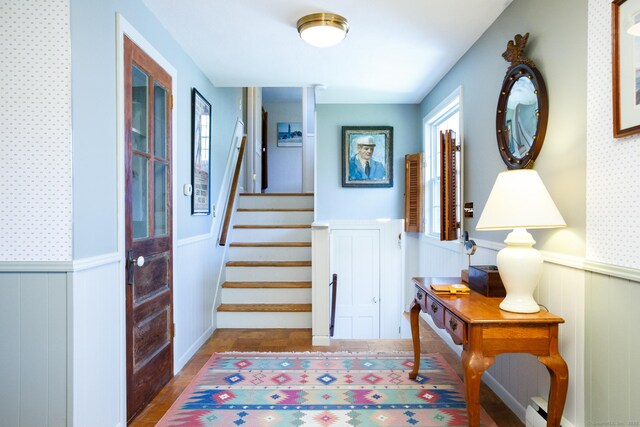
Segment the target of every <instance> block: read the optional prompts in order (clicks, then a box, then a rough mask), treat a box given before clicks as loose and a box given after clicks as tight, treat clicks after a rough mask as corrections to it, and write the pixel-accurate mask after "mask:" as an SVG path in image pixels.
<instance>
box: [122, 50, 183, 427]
mask: <svg viewBox="0 0 640 427" xmlns="http://www.w3.org/2000/svg"><path fill="white" fill-rule="evenodd" d="M124 52H125V53H124V59H125V60H124V67H125V69H124V79H125V135H126V136H125V145H126V147H125V159H124V162H125V165H124V168H125V212H126V213H125V221H126V227H125V228H126V231H125V233H126V238H125V243H126V254H127V263H126V270H127V271H126V278H127V280H126V281H127V284H126V312H127V321H126V335H127V420H131V419H133V418H134V417H135V416H136V415H137V414H138V413H139V412H140V411H141V410H142V409H143V408H144V407H145V406H146V405H147V403H149V401H151V399H152V398H153V397H154V396H155V395H156V394H157V393H158V391H159V390H160V389H161V388H162V387H163V386H164V385H165V384H166V383H167V382H168V381H169V380H170V379H171V377H172V376H173V286H172V275H173V272H172V252H173V248H172V227H171V224H172V206H171V120H170V117H171V108H172V94H171V76H170V75H169V74H168V73H167V72H166V71H165V70H164V69H162V67H160V66H159V65H158V64H157V63H156V62H155V61H154V60H153V59H152V58H151V57H150V56H149V55H147V54H146V53H145V52H144V51H143V50H142V49H140V48H139V47H138V46H136V45H135V44H134V43H133V42H132V41H131V40H129V39H128V38H126V37H125V42H124Z"/></svg>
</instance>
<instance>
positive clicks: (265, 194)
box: [240, 193, 313, 197]
mask: <svg viewBox="0 0 640 427" xmlns="http://www.w3.org/2000/svg"><path fill="white" fill-rule="evenodd" d="M240 195H241V196H255V197H265V196H266V197H269V196H313V193H240Z"/></svg>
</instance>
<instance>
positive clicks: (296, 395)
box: [157, 353, 496, 427]
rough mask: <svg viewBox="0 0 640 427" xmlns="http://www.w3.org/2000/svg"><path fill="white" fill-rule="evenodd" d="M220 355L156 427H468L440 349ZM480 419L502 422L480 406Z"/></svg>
mask: <svg viewBox="0 0 640 427" xmlns="http://www.w3.org/2000/svg"><path fill="white" fill-rule="evenodd" d="M412 367H413V356H412V355H411V354H409V353H397V354H369V353H366V354H365V353H349V354H345V353H220V354H214V355H213V356H212V357H211V359H209V361H208V362H207V363H206V364H205V366H204V367H203V368H202V369H201V370H200V372H199V373H198V374H197V375H196V377H195V378H194V380H193V381H192V382H191V384H190V385H189V386H188V387H187V388H186V389H185V390H184V392H183V393H182V394H181V395H180V397H179V398H178V400H177V401H176V402H175V403H174V404H173V406H172V407H171V409H169V411H168V412H167V413H166V414H165V416H164V417H163V418H162V419H161V420H160V422H159V423H158V424H157V426H189V427H192V426H229V427H234V426H246V427H258V426H269V427H276V426H277V427H283V426H286V427H291V426H319V427H339V426H345V427H348V426H394V427H395V426H467V425H468V422H467V410H466V405H465V400H464V389H463V385H462V382H461V381H460V379H459V378H458V376H457V375H456V374H455V372H454V371H453V369H452V368H451V367H450V366H449V365H448V364H447V362H446V361H445V360H444V359H443V358H442V356H441V355H439V354H425V355H423V356H422V358H421V362H420V370H419V375H418V377H417V378H416V379H415V380H410V379H409V377H408V372H409V371H410V370H411V369H412ZM482 425H483V426H496V424H495V423H494V422H493V421H492V420H491V418H490V417H489V416H488V415H487V414H486V413H485V412H484V411H482Z"/></svg>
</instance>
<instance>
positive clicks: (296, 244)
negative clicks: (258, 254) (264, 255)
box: [229, 242, 311, 248]
mask: <svg viewBox="0 0 640 427" xmlns="http://www.w3.org/2000/svg"><path fill="white" fill-rule="evenodd" d="M229 246H233V247H236V248H253V247H255V248H310V247H311V242H234V243H230V244H229Z"/></svg>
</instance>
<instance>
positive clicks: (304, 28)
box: [298, 13, 349, 47]
mask: <svg viewBox="0 0 640 427" xmlns="http://www.w3.org/2000/svg"><path fill="white" fill-rule="evenodd" d="M348 32H349V21H347V19H346V18H344V17H343V16H340V15H337V14H335V13H312V14H310V15H306V16H303V17H302V18H300V19H298V34H300V37H301V38H302V39H303V40H304V41H306V42H307V43H309V44H311V45H312V46H316V47H330V46H334V45H336V44H338V43H340V42H341V41H342V40H344V38H345V37H346V36H347V33H348Z"/></svg>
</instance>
